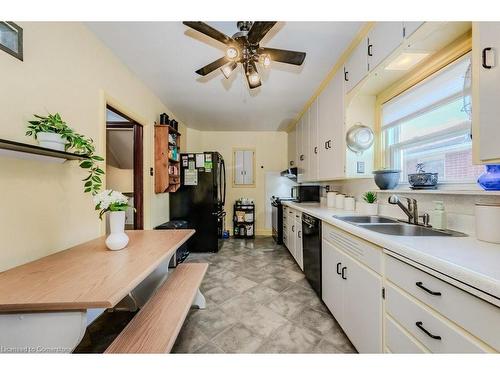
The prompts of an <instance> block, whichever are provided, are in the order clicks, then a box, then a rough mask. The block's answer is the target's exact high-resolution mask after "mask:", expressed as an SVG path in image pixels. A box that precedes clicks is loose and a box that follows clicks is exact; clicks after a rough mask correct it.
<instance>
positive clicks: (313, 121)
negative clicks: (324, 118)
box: [308, 99, 319, 181]
mask: <svg viewBox="0 0 500 375" xmlns="http://www.w3.org/2000/svg"><path fill="white" fill-rule="evenodd" d="M309 155H310V156H309V173H308V177H309V181H317V180H318V157H319V142H318V99H316V100H315V101H314V102H313V103H312V105H311V107H310V109H309Z"/></svg>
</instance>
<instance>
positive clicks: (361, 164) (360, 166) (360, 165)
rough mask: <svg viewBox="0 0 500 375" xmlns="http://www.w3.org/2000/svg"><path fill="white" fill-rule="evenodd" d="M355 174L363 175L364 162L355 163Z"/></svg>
mask: <svg viewBox="0 0 500 375" xmlns="http://www.w3.org/2000/svg"><path fill="white" fill-rule="evenodd" d="M356 172H357V173H360V174H363V173H365V162H364V161H358V162H356Z"/></svg>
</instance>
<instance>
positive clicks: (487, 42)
mask: <svg viewBox="0 0 500 375" xmlns="http://www.w3.org/2000/svg"><path fill="white" fill-rule="evenodd" d="M499 36H500V22H474V23H473V26H472V62H473V70H472V77H474V78H473V95H472V116H473V117H472V123H473V137H472V142H473V145H472V147H473V151H474V156H475V158H474V159H475V162H489V161H492V160H495V161H498V160H500V147H499V145H498V140H499V139H500V126H499V125H498V121H499V119H500V105H499V104H498V103H499V100H498V98H500V64H499V56H500V37H499Z"/></svg>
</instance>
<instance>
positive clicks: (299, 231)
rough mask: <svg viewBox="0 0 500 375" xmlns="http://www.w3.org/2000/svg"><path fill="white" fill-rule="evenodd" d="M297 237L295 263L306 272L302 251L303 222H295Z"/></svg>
mask: <svg viewBox="0 0 500 375" xmlns="http://www.w3.org/2000/svg"><path fill="white" fill-rule="evenodd" d="M295 227H296V231H297V235H296V236H295V261H296V262H297V264H298V265H299V267H300V269H301V270H302V271H304V263H303V251H302V220H301V219H299V220H295Z"/></svg>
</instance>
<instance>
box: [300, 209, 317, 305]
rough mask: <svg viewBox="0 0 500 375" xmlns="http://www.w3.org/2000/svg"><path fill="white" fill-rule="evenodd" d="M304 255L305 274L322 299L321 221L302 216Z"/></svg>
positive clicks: (305, 215)
mask: <svg viewBox="0 0 500 375" xmlns="http://www.w3.org/2000/svg"><path fill="white" fill-rule="evenodd" d="M302 253H303V261H304V273H305V275H306V279H307V281H309V284H311V287H312V288H313V289H314V290H315V291H316V293H317V294H318V296H320V297H321V220H319V219H317V218H315V217H313V216H310V215H307V214H305V213H303V214H302Z"/></svg>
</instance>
